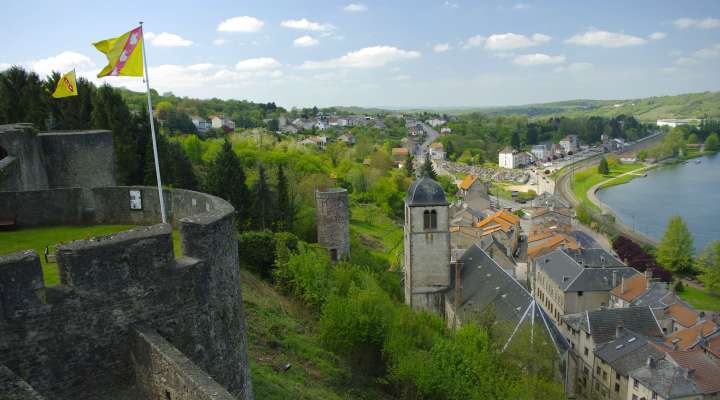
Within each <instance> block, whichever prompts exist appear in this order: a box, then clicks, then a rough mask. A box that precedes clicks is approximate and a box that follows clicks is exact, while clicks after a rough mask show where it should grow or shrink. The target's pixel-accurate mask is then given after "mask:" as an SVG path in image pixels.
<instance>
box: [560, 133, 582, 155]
mask: <svg viewBox="0 0 720 400" xmlns="http://www.w3.org/2000/svg"><path fill="white" fill-rule="evenodd" d="M579 145H580V142H579V141H578V137H577V135H568V136H565V137H564V138H563V139H562V140H561V141H560V146H562V148H563V150H565V153H570V152H571V151H575V150H577V149H578V148H579V147H580V146H579Z"/></svg>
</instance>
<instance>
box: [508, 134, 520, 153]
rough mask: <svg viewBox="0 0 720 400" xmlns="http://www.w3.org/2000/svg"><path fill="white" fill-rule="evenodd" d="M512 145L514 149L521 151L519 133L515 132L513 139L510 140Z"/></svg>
mask: <svg viewBox="0 0 720 400" xmlns="http://www.w3.org/2000/svg"><path fill="white" fill-rule="evenodd" d="M510 145H511V146H512V148H513V149H520V134H519V133H518V131H515V132H513V134H512V137H511V138H510Z"/></svg>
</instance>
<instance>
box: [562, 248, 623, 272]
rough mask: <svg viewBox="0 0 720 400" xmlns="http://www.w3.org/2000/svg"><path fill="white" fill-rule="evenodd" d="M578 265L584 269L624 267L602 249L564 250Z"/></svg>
mask: <svg viewBox="0 0 720 400" xmlns="http://www.w3.org/2000/svg"><path fill="white" fill-rule="evenodd" d="M565 253H566V254H567V255H569V256H570V257H572V258H573V259H574V260H575V261H576V262H577V263H578V264H580V265H582V266H583V267H585V268H601V267H602V268H605V267H624V266H625V264H624V263H623V262H622V261H620V260H618V259H617V258H616V257H615V256H614V255H612V254H610V253H608V252H607V251H605V250H604V249H600V248H595V249H580V250H570V249H567V250H565Z"/></svg>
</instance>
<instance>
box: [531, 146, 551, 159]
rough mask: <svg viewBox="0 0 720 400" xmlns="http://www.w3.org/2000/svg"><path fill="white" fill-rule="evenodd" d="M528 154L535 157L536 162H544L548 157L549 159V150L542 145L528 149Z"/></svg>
mask: <svg viewBox="0 0 720 400" xmlns="http://www.w3.org/2000/svg"><path fill="white" fill-rule="evenodd" d="M530 153H532V155H533V156H534V157H535V159H537V160H541V161H542V160H546V159H547V158H548V157H550V149H548V147H547V146H546V145H544V144H536V145H534V146H533V147H532V149H530Z"/></svg>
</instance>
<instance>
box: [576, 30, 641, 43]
mask: <svg viewBox="0 0 720 400" xmlns="http://www.w3.org/2000/svg"><path fill="white" fill-rule="evenodd" d="M565 42H567V43H572V44H576V45H579V46H598V47H626V46H638V45H642V44H645V43H647V41H646V40H645V39H643V38H641V37H637V36H632V35H626V34H624V33H616V32H607V31H588V32H585V33H581V34H577V35H575V36H573V37H571V38H570V39H568V40H566V41H565Z"/></svg>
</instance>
